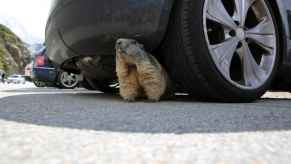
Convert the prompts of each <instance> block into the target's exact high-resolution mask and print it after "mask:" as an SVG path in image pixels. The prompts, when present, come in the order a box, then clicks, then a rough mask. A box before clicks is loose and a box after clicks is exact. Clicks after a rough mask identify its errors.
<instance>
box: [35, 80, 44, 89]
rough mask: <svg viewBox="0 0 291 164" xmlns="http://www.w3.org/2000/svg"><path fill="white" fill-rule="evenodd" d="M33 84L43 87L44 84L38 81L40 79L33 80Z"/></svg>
mask: <svg viewBox="0 0 291 164" xmlns="http://www.w3.org/2000/svg"><path fill="white" fill-rule="evenodd" d="M33 84H34V85H35V86H36V87H38V88H43V87H45V86H46V84H45V83H44V82H40V81H33Z"/></svg>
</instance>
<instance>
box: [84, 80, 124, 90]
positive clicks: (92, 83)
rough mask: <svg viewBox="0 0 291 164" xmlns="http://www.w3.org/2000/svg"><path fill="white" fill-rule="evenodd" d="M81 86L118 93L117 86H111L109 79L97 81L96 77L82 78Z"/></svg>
mask: <svg viewBox="0 0 291 164" xmlns="http://www.w3.org/2000/svg"><path fill="white" fill-rule="evenodd" d="M82 84H83V87H84V88H86V89H88V90H99V91H101V92H104V93H118V91H119V89H118V87H116V85H115V86H112V85H111V84H113V83H112V82H110V81H99V80H96V79H90V78H84V80H83V83H82Z"/></svg>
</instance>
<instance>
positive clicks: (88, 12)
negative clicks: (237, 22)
mask: <svg viewBox="0 0 291 164" xmlns="http://www.w3.org/2000/svg"><path fill="white" fill-rule="evenodd" d="M174 1H175V0H143V1H139V0H113V1H107V0H55V1H54V4H53V8H52V10H51V14H50V17H49V20H48V23H47V26H46V44H47V46H48V50H49V51H48V55H49V57H50V58H51V59H52V60H53V61H54V62H56V63H57V64H59V65H63V64H64V63H66V62H68V61H70V60H71V59H72V58H74V57H79V56H90V55H113V54H114V42H115V41H116V39H118V38H120V37H129V38H135V39H137V40H139V41H141V42H143V43H144V44H145V47H146V48H147V49H149V50H154V49H156V48H157V47H158V46H159V45H160V43H161V41H162V40H163V38H164V34H165V33H166V30H167V25H168V23H169V17H170V14H171V9H172V7H173V5H174ZM270 3H271V4H272V5H273V6H274V8H275V11H276V15H278V16H279V18H281V19H280V20H279V22H280V27H281V29H280V32H281V33H282V34H283V35H284V36H285V37H284V39H283V40H282V42H283V43H284V46H285V47H286V48H285V49H284V51H285V52H284V63H285V64H290V63H291V55H289V51H290V50H291V46H289V45H290V44H291V42H290V39H291V38H290V30H291V29H290V25H289V21H291V1H290V0H275V1H270ZM96 52H98V54H96Z"/></svg>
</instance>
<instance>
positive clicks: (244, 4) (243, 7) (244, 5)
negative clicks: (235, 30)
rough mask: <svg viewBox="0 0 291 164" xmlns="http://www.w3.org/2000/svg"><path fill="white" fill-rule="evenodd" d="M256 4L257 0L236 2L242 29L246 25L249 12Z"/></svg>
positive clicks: (237, 0)
mask: <svg viewBox="0 0 291 164" xmlns="http://www.w3.org/2000/svg"><path fill="white" fill-rule="evenodd" d="M254 2H255V0H235V8H236V14H237V17H238V20H239V22H240V26H241V27H243V26H244V25H245V21H246V17H247V14H248V11H249V9H250V7H251V6H252V4H253V3H254Z"/></svg>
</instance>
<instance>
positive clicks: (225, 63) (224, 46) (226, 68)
mask: <svg viewBox="0 0 291 164" xmlns="http://www.w3.org/2000/svg"><path fill="white" fill-rule="evenodd" d="M238 42H239V39H238V38H237V37H233V38H230V39H228V40H226V41H224V42H223V43H220V44H216V45H211V49H212V51H213V53H212V54H213V55H212V56H213V59H214V61H215V63H216V65H218V67H219V69H220V71H221V72H222V73H223V74H224V75H225V77H227V78H230V65H231V61H232V58H233V55H234V53H235V51H236V48H237V45H238Z"/></svg>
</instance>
